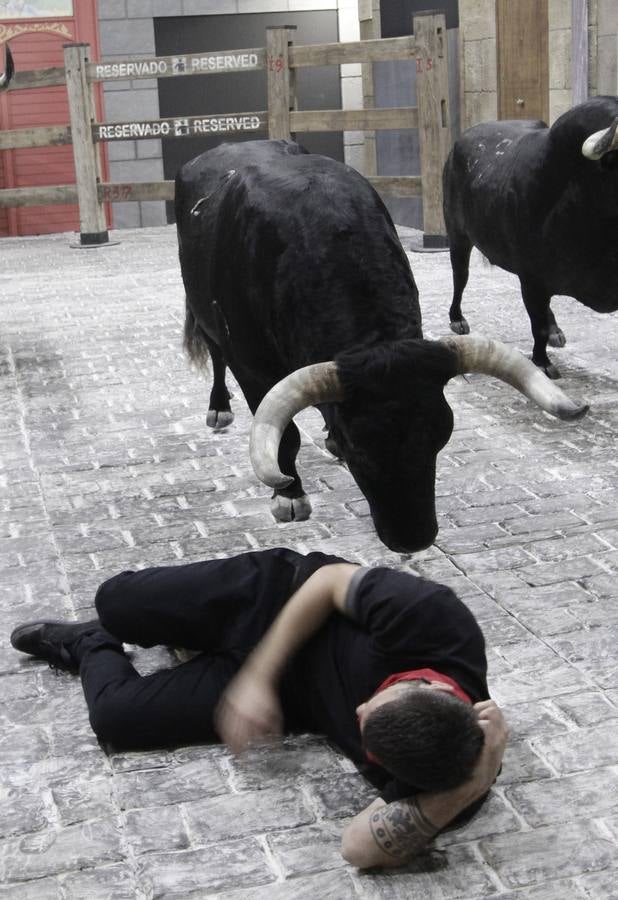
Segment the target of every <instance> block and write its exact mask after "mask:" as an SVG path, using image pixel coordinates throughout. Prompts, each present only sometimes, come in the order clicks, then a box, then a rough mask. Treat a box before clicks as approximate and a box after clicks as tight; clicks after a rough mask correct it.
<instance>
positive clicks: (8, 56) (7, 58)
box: [0, 44, 15, 91]
mask: <svg viewBox="0 0 618 900" xmlns="http://www.w3.org/2000/svg"><path fill="white" fill-rule="evenodd" d="M14 72H15V65H14V63H13V55H12V53H11V49H10V47H9V45H8V44H5V45H4V72H3V73H2V74H1V75H0V91H3V90H4V89H5V88H7V87H8V86H9V82H10V80H11V78H12V77H13V74H14Z"/></svg>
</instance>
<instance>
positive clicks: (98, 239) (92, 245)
mask: <svg viewBox="0 0 618 900" xmlns="http://www.w3.org/2000/svg"><path fill="white" fill-rule="evenodd" d="M119 243H120V241H110V239H109V232H108V231H82V232H81V233H80V235H79V241H77V242H73V243H71V244H70V245H69V246H70V247H71V249H72V250H96V249H97V248H99V247H115V246H116V245H117V244H119Z"/></svg>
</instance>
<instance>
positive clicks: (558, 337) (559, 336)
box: [547, 308, 566, 347]
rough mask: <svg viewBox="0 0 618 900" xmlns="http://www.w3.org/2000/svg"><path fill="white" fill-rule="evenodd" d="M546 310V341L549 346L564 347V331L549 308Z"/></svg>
mask: <svg viewBox="0 0 618 900" xmlns="http://www.w3.org/2000/svg"><path fill="white" fill-rule="evenodd" d="M547 312H548V314H549V337H548V338H547V343H548V344H549V346H550V347H564V345H565V344H566V338H565V336H564V331H563V330H562V328H561V327H560V326H559V325H558V323H557V322H556V319H555V316H554V314H553V312H552V311H551V308H550V309H548V311H547Z"/></svg>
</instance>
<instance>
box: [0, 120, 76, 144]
mask: <svg viewBox="0 0 618 900" xmlns="http://www.w3.org/2000/svg"><path fill="white" fill-rule="evenodd" d="M70 143H71V127H70V125H48V126H46V127H43V128H18V129H16V130H15V131H0V150H17V149H21V148H23V147H58V146H61V145H62V144H70Z"/></svg>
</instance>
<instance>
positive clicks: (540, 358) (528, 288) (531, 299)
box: [519, 276, 560, 378]
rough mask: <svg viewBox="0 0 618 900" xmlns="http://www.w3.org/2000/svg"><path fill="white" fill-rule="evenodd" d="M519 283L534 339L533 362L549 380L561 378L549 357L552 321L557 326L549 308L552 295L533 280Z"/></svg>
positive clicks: (521, 280)
mask: <svg viewBox="0 0 618 900" xmlns="http://www.w3.org/2000/svg"><path fill="white" fill-rule="evenodd" d="M519 281H520V284H521V294H522V297H523V299H524V304H525V307H526V312H527V313H528V317H529V318H530V325H531V327H532V337H533V338H534V348H533V350H532V362H533V363H534V364H535V366H538V367H539V368H540V369H543V371H544V372H545V374H546V375H547V376H548V378H560V372H559V371H558V369H557V368H556V367H555V366H554V365H553V363H552V362H551V360H550V359H549V357H548V355H547V342H548V340H549V332H550V325H551V322H552V320H553V321H554V324H555V319H554V317H553V315H552V313H551V310H550V308H549V301H550V300H551V294H549V293H548V292H547V289H546V288H545V287H544V286H543V285H542V284H540V283H539V282H538V281H535V280H534V279H533V278H528V277H526V276H520V278H519Z"/></svg>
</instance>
